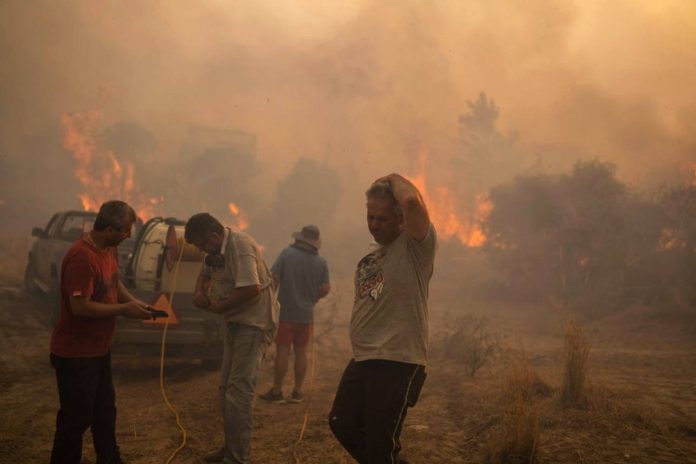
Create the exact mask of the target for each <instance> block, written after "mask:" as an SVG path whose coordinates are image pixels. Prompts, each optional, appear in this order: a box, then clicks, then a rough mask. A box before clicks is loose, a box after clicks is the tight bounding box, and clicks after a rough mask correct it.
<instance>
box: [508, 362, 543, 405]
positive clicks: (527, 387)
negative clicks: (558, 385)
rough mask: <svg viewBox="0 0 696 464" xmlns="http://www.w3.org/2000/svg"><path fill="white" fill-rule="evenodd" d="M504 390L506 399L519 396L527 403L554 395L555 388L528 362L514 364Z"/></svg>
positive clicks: (513, 398)
mask: <svg viewBox="0 0 696 464" xmlns="http://www.w3.org/2000/svg"><path fill="white" fill-rule="evenodd" d="M504 388H505V396H506V398H508V399H511V400H515V399H516V398H517V397H518V396H519V397H521V398H522V399H523V400H525V401H532V400H534V399H538V398H548V397H550V396H551V395H552V394H553V388H551V387H550V386H549V385H548V384H547V383H546V382H544V380H542V378H541V377H539V375H538V374H537V373H536V372H534V371H533V370H532V369H531V368H530V367H529V364H528V363H527V361H526V360H521V361H516V362H514V363H513V364H512V366H511V367H510V370H509V375H508V377H507V379H506V384H505V387H504Z"/></svg>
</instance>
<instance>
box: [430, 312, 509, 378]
mask: <svg viewBox="0 0 696 464" xmlns="http://www.w3.org/2000/svg"><path fill="white" fill-rule="evenodd" d="M487 325H488V321H487V319H486V318H484V317H475V316H464V317H460V318H458V319H455V320H453V321H452V322H451V323H450V326H449V327H448V329H447V330H446V331H445V332H444V333H442V334H441V336H440V337H439V339H438V340H437V342H436V346H435V349H434V351H435V352H436V353H437V354H436V356H437V357H439V358H440V359H442V360H445V361H455V362H457V363H461V364H462V365H463V367H464V369H465V371H466V373H467V374H468V375H469V377H473V376H474V375H476V372H478V371H479V369H481V368H482V367H483V366H485V365H486V363H487V362H488V361H490V360H491V359H493V358H494V357H495V356H496V354H498V352H499V351H500V343H499V341H498V337H497V336H496V335H494V334H492V333H490V332H489V331H488V328H487Z"/></svg>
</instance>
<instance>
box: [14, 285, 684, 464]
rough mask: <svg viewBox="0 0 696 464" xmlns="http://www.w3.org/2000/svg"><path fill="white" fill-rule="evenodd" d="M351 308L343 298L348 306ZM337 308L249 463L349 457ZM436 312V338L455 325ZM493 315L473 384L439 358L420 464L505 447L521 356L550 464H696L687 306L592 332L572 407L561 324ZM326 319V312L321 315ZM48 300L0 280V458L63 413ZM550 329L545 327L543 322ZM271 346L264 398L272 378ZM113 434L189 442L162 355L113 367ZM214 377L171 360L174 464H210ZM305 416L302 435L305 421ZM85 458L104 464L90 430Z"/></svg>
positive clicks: (623, 317) (134, 459)
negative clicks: (582, 395) (298, 392)
mask: <svg viewBox="0 0 696 464" xmlns="http://www.w3.org/2000/svg"><path fill="white" fill-rule="evenodd" d="M344 300H347V299H346V298H344ZM330 304H333V305H334V307H336V308H337V311H338V313H340V316H339V317H337V318H336V319H335V320H334V322H333V323H332V324H329V323H328V322H327V320H326V318H325V319H324V320H322V322H320V323H318V324H317V328H316V333H317V334H320V335H321V336H320V337H319V338H318V339H317V341H316V344H315V351H316V365H315V376H314V382H313V386H312V388H311V390H310V391H309V392H308V393H309V394H310V399H309V401H308V402H307V403H305V404H285V405H269V404H265V403H263V402H262V401H257V402H256V405H255V413H254V437H253V446H252V448H253V449H252V454H253V462H254V463H256V464H261V463H263V464H268V463H270V464H283V463H302V464H310V463H316V464H330V463H336V464H342V463H350V462H353V461H352V460H351V459H350V458H349V457H348V455H347V454H346V453H345V452H344V451H343V450H342V449H341V447H340V446H339V445H338V443H337V442H336V440H335V439H334V438H333V436H332V435H331V432H330V431H329V428H328V426H327V413H328V410H329V408H330V405H331V402H332V399H333V394H334V392H335V388H336V385H337V383H338V380H339V377H340V375H341V372H342V369H343V367H344V366H345V364H346V362H347V361H348V359H349V356H350V350H349V345H348V333H347V327H346V324H345V322H346V321H347V313H348V312H349V311H350V307H349V305H346V304H345V302H342V301H341V300H340V292H339V295H338V297H337V299H334V300H333V302H332V303H326V304H325V307H324V308H325V309H326V307H328V306H329V305H330ZM440 304H442V305H444V304H445V303H444V302H435V304H434V305H433V306H434V307H433V309H432V311H433V326H434V327H433V334H434V335H433V343H435V344H436V343H437V342H438V340H437V334H438V333H439V328H446V327H447V324H446V322H447V321H450V323H451V319H448V318H447V317H445V315H444V313H439V312H438V308H437V306H438V305H440ZM471 309H472V310H474V309H476V310H477V312H479V313H482V314H485V315H486V317H487V318H488V320H489V325H488V327H489V328H490V330H491V331H492V332H494V333H495V335H496V336H497V337H499V338H498V340H499V344H500V347H501V348H502V349H501V350H500V352H499V354H498V356H497V357H496V358H495V359H492V360H490V361H489V362H488V363H487V364H486V365H485V366H484V367H483V368H482V369H481V370H480V371H479V372H478V373H477V374H476V376H475V377H473V378H471V377H469V376H467V375H466V374H465V372H464V368H463V365H462V363H461V362H460V361H459V360H457V359H453V358H452V357H448V356H447V354H446V353H445V354H441V355H439V356H437V357H436V359H433V362H432V363H431V365H430V366H429V369H428V379H427V382H426V385H425V387H424V389H423V393H422V396H421V399H420V402H419V404H418V405H417V406H416V407H415V408H414V409H412V410H410V411H409V414H408V417H407V419H406V423H405V427H404V431H403V434H402V442H403V445H404V455H405V456H406V457H408V458H409V459H410V460H411V462H413V463H480V462H486V456H487V455H488V453H489V452H490V451H491V450H495V449H496V447H497V446H499V444H500V443H501V438H500V437H501V434H502V432H503V427H502V425H501V424H502V420H503V417H505V414H506V412H507V411H509V401H508V400H507V399H506V396H505V394H504V391H505V388H506V387H505V386H506V382H509V380H508V377H509V375H508V374H509V371H510V366H511V365H512V361H511V360H514V359H525V360H526V362H527V364H528V366H530V368H531V369H532V370H533V372H534V373H535V374H536V375H537V376H538V378H539V379H540V381H541V382H542V383H543V384H545V385H547V386H549V387H550V389H549V390H548V391H547V392H546V393H544V394H542V395H540V396H539V397H538V398H537V399H536V400H535V402H534V407H535V410H536V411H537V413H538V430H539V440H538V443H537V446H538V458H539V462H542V463H680V464H681V463H688V462H692V463H696V330H694V329H695V327H696V322H695V319H696V317H694V316H693V313H692V314H691V316H689V313H688V312H677V311H673V312H661V313H658V312H656V311H653V310H650V309H648V308H634V309H632V310H631V311H628V312H625V313H622V314H618V315H615V316H613V317H611V318H607V319H605V320H602V321H597V322H595V323H592V324H588V325H587V326H586V330H587V335H588V338H589V340H590V341H591V351H590V355H589V368H588V371H587V377H588V382H589V385H590V390H589V393H588V404H587V405H586V406H584V407H581V408H568V407H562V406H561V405H560V403H559V388H560V385H561V382H562V376H563V359H564V357H563V322H564V320H566V319H567V315H558V314H556V315H549V314H550V313H549V310H546V312H544V311H542V310H538V311H537V312H534V311H527V312H524V311H519V310H518V311H514V312H512V311H510V310H509V309H507V308H505V307H502V306H497V307H491V308H486V307H480V308H471ZM320 319H321V318H320ZM45 320H46V304H45V302H44V301H43V300H42V299H40V298H38V297H33V296H29V295H26V294H25V293H24V292H23V290H22V287H21V282H20V279H19V277H18V276H14V277H13V276H11V275H10V276H8V275H7V274H5V275H0V462H2V463H41V462H47V461H48V456H49V453H50V447H51V443H52V434H53V427H54V421H55V414H56V410H57V407H58V402H57V401H58V400H57V392H56V387H55V379H54V375H53V371H52V369H51V368H50V366H49V364H48V342H49V332H50V329H49V328H48V327H47V326H46V323H45ZM540 321H543V322H540ZM272 353H273V350H272V349H271V350H270V352H269V355H268V356H267V358H266V360H265V362H264V365H263V371H262V375H261V378H260V381H259V385H258V392H259V393H261V392H263V391H265V390H267V389H268V388H269V386H270V383H271V370H272V358H273V355H272ZM113 370H114V375H115V384H116V389H117V402H118V414H119V415H118V423H117V433H118V440H119V443H120V446H121V449H122V453H123V456H124V459H125V460H126V462H129V463H132V464H135V463H142V464H148V463H162V462H166V461H167V458H168V457H169V456H170V455H171V453H172V452H173V451H174V450H175V449H176V448H177V447H178V446H179V444H180V443H181V441H182V436H181V433H180V431H179V429H178V428H177V426H176V423H175V420H174V417H173V415H172V413H171V412H170V411H169V410H168V409H167V406H166V405H165V402H164V401H163V399H162V395H161V392H160V384H159V359H158V358H146V359H135V358H120V357H116V358H115V359H114V366H113ZM216 385H217V373H216V372H211V371H209V370H206V369H204V368H203V367H201V366H200V365H198V364H197V363H195V362H192V361H186V360H180V359H167V360H166V364H165V375H164V388H165V391H166V393H167V395H168V398H169V400H170V402H171V403H172V404H173V406H174V407H175V408H176V409H177V410H178V412H179V414H180V416H181V423H182V424H183V427H184V428H185V430H186V445H185V447H184V448H183V449H182V450H181V451H180V452H179V453H178V455H177V456H176V457H175V458H174V459H173V461H172V462H174V463H195V462H200V459H201V457H202V456H203V455H204V454H205V453H207V452H208V451H210V450H211V449H213V448H215V447H216V446H218V445H219V444H220V442H221V440H222V436H221V428H222V425H221V419H220V417H219V414H218V408H217V401H216ZM305 412H307V414H308V421H307V426H306V433H305V435H304V439H303V441H302V442H301V443H300V444H299V445H298V446H297V447H296V453H295V454H296V457H297V460H296V459H295V457H294V456H293V449H294V448H295V443H296V441H297V439H298V436H299V433H300V430H301V428H302V423H303V419H304V414H305ZM84 448H85V452H84V456H85V457H84V462H85V463H93V462H94V460H95V459H94V452H93V451H92V448H91V443H90V437H89V433H87V434H86V439H85V447H84Z"/></svg>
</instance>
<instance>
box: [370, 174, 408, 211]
mask: <svg viewBox="0 0 696 464" xmlns="http://www.w3.org/2000/svg"><path fill="white" fill-rule="evenodd" d="M365 197H366V198H367V199H368V200H369V199H370V198H380V199H383V200H389V201H391V202H392V204H393V205H394V213H395V214H396V215H397V216H401V207H400V206H399V202H397V201H396V197H395V196H394V190H392V186H391V184H390V183H389V182H375V183H374V184H372V185H371V186H370V188H369V189H367V192H365Z"/></svg>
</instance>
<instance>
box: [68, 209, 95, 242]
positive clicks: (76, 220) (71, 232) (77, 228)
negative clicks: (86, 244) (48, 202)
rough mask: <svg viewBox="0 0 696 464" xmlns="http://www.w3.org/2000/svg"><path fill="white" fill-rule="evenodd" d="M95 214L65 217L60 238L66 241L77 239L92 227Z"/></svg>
mask: <svg viewBox="0 0 696 464" xmlns="http://www.w3.org/2000/svg"><path fill="white" fill-rule="evenodd" d="M94 219H95V216H89V215H76V216H68V217H66V218H65V222H64V223H63V228H62V229H61V231H60V238H61V239H62V240H65V241H68V242H74V241H75V240H77V239H79V238H80V237H81V236H82V234H83V233H84V232H87V231H89V230H90V229H92V224H94Z"/></svg>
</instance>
